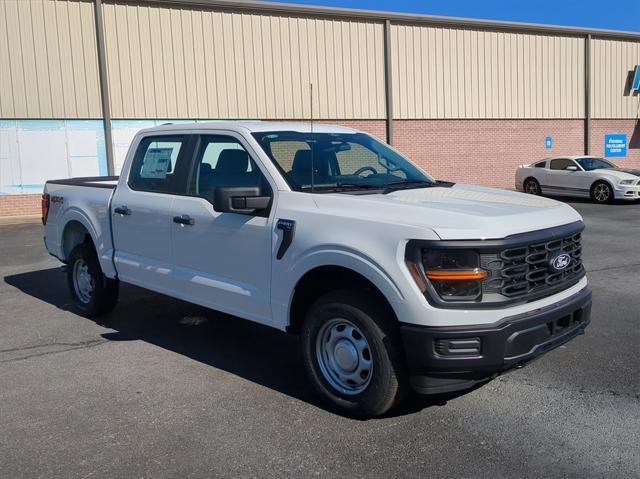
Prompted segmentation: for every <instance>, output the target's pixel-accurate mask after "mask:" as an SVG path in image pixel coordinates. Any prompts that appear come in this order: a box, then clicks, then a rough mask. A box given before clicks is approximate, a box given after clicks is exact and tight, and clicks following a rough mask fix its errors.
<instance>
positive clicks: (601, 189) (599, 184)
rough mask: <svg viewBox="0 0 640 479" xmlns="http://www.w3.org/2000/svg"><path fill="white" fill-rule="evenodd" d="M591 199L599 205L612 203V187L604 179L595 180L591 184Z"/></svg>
mask: <svg viewBox="0 0 640 479" xmlns="http://www.w3.org/2000/svg"><path fill="white" fill-rule="evenodd" d="M591 200H592V201H593V202H594V203H598V204H601V205H604V204H607V203H613V188H612V187H611V185H610V184H609V183H607V182H606V181H596V182H595V183H594V184H593V185H592V186H591Z"/></svg>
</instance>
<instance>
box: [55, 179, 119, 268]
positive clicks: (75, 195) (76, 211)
mask: <svg viewBox="0 0 640 479" xmlns="http://www.w3.org/2000/svg"><path fill="white" fill-rule="evenodd" d="M117 183H118V177H117V176H89V177H81V178H66V179H60V180H49V181H47V182H46V183H45V185H44V193H46V194H48V195H50V206H49V214H48V217H47V223H46V225H45V227H44V234H45V244H46V246H47V250H48V251H49V252H50V253H51V254H53V255H54V256H56V257H57V258H59V259H60V260H62V261H65V260H66V258H67V256H68V255H69V253H70V251H69V248H68V247H66V246H65V243H64V241H65V238H67V239H68V238H69V237H70V236H71V237H72V236H73V235H74V234H76V233H75V232H74V229H73V228H72V229H71V230H68V231H67V232H66V233H65V225H72V226H73V225H76V229H77V226H79V225H82V227H83V228H84V229H85V230H86V231H88V232H89V233H90V234H91V237H92V238H93V240H94V243H95V248H96V252H97V253H98V259H99V260H100V266H101V267H102V270H103V271H104V273H105V274H106V275H107V276H108V277H114V275H115V269H114V266H113V262H112V252H113V243H112V237H111V218H110V204H111V197H112V195H113V193H114V191H115V188H116V185H117Z"/></svg>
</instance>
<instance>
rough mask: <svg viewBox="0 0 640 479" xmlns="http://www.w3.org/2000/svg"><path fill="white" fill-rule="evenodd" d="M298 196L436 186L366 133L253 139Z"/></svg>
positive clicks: (266, 135) (271, 134) (278, 134)
mask: <svg viewBox="0 0 640 479" xmlns="http://www.w3.org/2000/svg"><path fill="white" fill-rule="evenodd" d="M253 136H254V137H255V138H256V140H257V141H258V143H260V145H261V146H262V148H263V149H264V151H265V152H266V153H267V155H269V157H270V158H271V160H272V161H273V162H274V163H275V164H276V166H277V167H278V169H280V171H281V172H282V174H283V175H284V177H285V178H286V180H287V182H288V183H289V185H290V186H291V187H292V188H293V189H294V190H298V191H307V190H310V189H311V183H312V182H313V185H314V191H318V192H322V191H327V190H332V189H336V188H342V189H349V188H362V189H366V188H372V189H373V188H380V187H383V186H384V185H386V184H390V183H394V184H395V183H398V182H407V183H414V182H426V183H435V181H434V180H433V179H432V178H430V177H429V176H428V175H427V174H426V173H424V172H423V171H422V170H420V169H419V168H417V167H416V166H415V165H413V164H412V163H411V162H409V160H407V159H406V158H404V157H402V156H401V155H400V154H399V153H397V152H396V151H394V150H392V149H391V148H389V147H388V146H387V145H385V144H384V143H381V142H380V141H378V140H376V139H375V138H373V137H371V136H369V135H366V134H364V133H346V134H345V133H313V134H311V133H301V132H293V131H291V132H283V131H278V132H261V133H254V135H253Z"/></svg>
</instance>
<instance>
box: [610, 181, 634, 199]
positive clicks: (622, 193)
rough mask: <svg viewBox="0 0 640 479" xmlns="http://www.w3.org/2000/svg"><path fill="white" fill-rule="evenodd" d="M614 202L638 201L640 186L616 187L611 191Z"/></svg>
mask: <svg viewBox="0 0 640 479" xmlns="http://www.w3.org/2000/svg"><path fill="white" fill-rule="evenodd" d="M613 197H614V198H615V199H616V200H632V201H633V200H640V185H620V184H619V185H617V186H616V187H615V188H614V189H613Z"/></svg>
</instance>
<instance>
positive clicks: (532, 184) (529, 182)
mask: <svg viewBox="0 0 640 479" xmlns="http://www.w3.org/2000/svg"><path fill="white" fill-rule="evenodd" d="M523 189H524V192H525V193H529V194H530V195H536V196H539V195H540V194H541V193H542V190H541V189H540V183H538V180H536V179H535V178H527V179H526V180H525V181H524V184H523Z"/></svg>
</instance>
